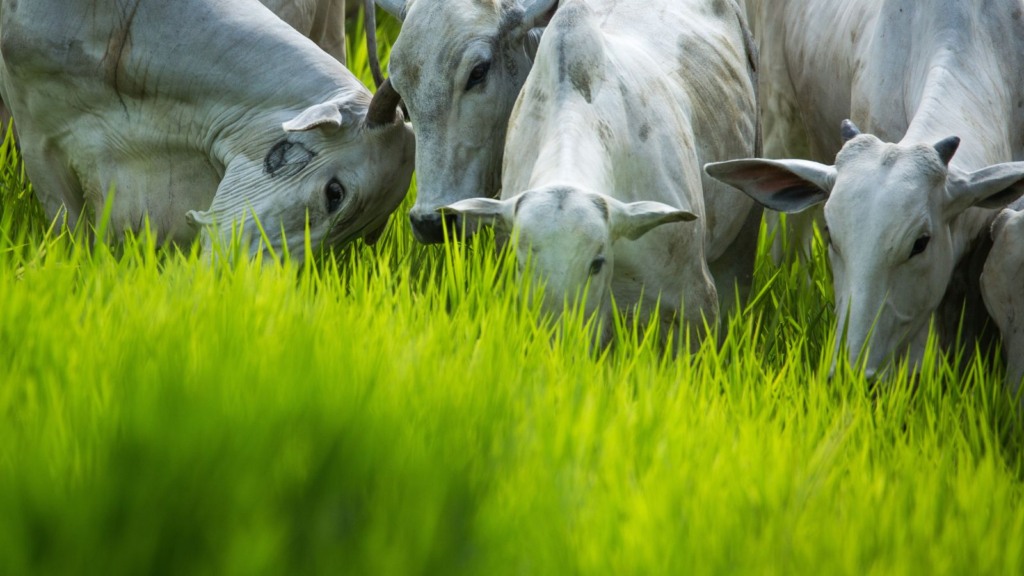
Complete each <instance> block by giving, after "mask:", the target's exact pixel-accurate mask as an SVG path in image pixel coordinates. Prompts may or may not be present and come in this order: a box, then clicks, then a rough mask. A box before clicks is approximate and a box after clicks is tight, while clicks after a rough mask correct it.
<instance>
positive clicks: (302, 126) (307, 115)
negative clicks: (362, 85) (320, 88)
mask: <svg viewBox="0 0 1024 576" xmlns="http://www.w3.org/2000/svg"><path fill="white" fill-rule="evenodd" d="M350 116H351V115H350V114H348V113H347V109H346V108H345V106H344V105H343V104H342V103H341V102H338V101H332V102H324V103H323V104H314V105H313V106H310V107H309V108H306V109H305V110H303V111H302V112H300V113H299V115H298V116H296V117H295V118H292V119H291V120H289V121H287V122H285V123H284V124H281V128H283V129H284V131H285V132H306V131H309V130H312V129H314V128H324V129H328V130H337V129H339V128H341V127H342V126H344V125H345V124H346V123H347V122H349V121H351V120H353V118H350Z"/></svg>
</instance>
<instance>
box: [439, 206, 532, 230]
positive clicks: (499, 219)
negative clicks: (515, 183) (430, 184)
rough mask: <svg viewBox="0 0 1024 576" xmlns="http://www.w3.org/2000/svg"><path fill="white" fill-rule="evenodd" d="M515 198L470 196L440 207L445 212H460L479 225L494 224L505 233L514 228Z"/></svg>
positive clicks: (460, 214)
mask: <svg viewBox="0 0 1024 576" xmlns="http://www.w3.org/2000/svg"><path fill="white" fill-rule="evenodd" d="M515 200H516V198H510V199H508V200H494V199H492V198H470V199H468V200H459V201H458V202H455V203H452V204H449V205H447V206H444V207H441V208H438V209H437V211H438V212H441V213H443V214H458V215H459V216H462V217H463V218H464V219H466V220H467V221H470V222H474V223H475V224H476V225H478V226H494V228H495V230H498V231H500V232H503V233H507V232H510V231H511V230H512V221H513V217H514V215H515V205H516V203H515Z"/></svg>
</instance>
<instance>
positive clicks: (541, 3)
mask: <svg viewBox="0 0 1024 576" xmlns="http://www.w3.org/2000/svg"><path fill="white" fill-rule="evenodd" d="M557 8H558V0H533V2H527V3H526V4H525V6H523V21H524V22H527V23H528V24H529V25H530V26H531V27H537V26H547V21H548V20H549V19H550V14H553V13H554V11H555V9H557ZM549 13H550V14H549Z"/></svg>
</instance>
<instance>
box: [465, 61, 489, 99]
mask: <svg viewBox="0 0 1024 576" xmlns="http://www.w3.org/2000/svg"><path fill="white" fill-rule="evenodd" d="M490 69H491V63H490V62H481V63H479V64H477V65H476V66H474V67H473V69H472V70H470V72H469V80H467V81H466V91H467V92H468V91H469V90H470V89H472V88H473V87H474V86H476V85H477V84H482V83H483V81H484V79H485V78H487V72H489V71H490Z"/></svg>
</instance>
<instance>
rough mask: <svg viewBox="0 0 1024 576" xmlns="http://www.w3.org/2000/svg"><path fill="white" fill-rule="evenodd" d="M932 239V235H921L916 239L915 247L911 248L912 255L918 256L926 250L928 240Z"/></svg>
mask: <svg viewBox="0 0 1024 576" xmlns="http://www.w3.org/2000/svg"><path fill="white" fill-rule="evenodd" d="M931 239H932V237H931V236H929V235H927V234H925V235H924V236H921V237H920V238H918V239H917V240H914V247H913V248H911V250H910V257H911V258H913V257H914V256H917V255H918V254H920V253H921V252H924V249H925V248H927V247H928V241H929V240H931Z"/></svg>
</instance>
